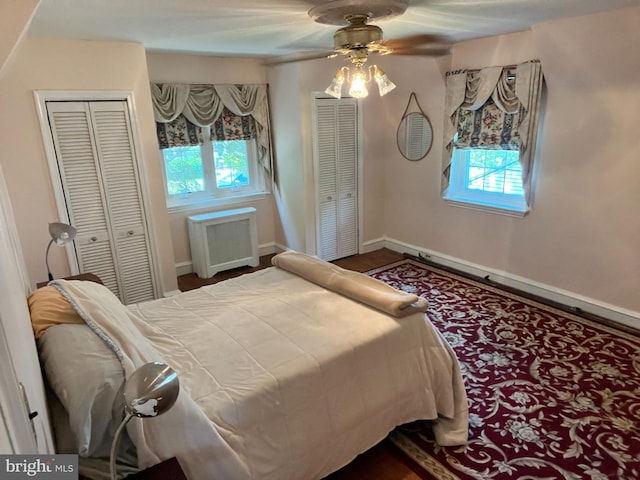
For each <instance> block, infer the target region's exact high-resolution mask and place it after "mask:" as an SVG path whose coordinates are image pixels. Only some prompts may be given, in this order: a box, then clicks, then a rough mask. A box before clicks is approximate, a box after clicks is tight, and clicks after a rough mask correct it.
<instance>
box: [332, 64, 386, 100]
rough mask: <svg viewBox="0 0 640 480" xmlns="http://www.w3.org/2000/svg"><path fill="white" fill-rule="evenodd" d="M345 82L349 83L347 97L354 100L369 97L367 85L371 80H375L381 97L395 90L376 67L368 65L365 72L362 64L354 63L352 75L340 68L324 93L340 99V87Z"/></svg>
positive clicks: (345, 68) (349, 71) (346, 68)
mask: <svg viewBox="0 0 640 480" xmlns="http://www.w3.org/2000/svg"><path fill="white" fill-rule="evenodd" d="M345 80H346V81H347V82H349V95H350V96H351V97H354V98H365V97H367V96H368V95H369V91H368V90H367V83H369V82H370V81H371V80H375V82H376V84H377V85H378V92H379V93H380V96H381V97H383V96H384V95H386V94H387V93H389V92H390V91H391V90H393V89H394V88H396V85H395V84H394V83H393V82H392V81H391V80H389V77H388V76H387V74H386V73H384V71H383V70H382V69H381V68H379V67H378V66H377V65H369V68H368V69H366V70H365V69H364V68H363V66H362V64H359V63H356V64H355V68H354V70H353V73H351V70H349V67H342V68H340V70H338V72H337V73H336V75H335V77H333V80H332V81H331V85H329V86H328V87H327V89H326V90H325V91H324V93H326V94H327V95H331V96H332V97H335V98H338V99H339V98H342V85H343V84H344V82H345Z"/></svg>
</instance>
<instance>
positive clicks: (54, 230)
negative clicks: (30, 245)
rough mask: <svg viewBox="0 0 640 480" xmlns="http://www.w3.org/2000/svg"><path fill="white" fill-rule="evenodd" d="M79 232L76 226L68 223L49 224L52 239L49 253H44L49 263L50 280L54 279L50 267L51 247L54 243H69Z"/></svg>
mask: <svg viewBox="0 0 640 480" xmlns="http://www.w3.org/2000/svg"><path fill="white" fill-rule="evenodd" d="M76 233H77V230H76V229H75V227H72V226H71V225H67V224H66V223H60V222H54V223H50V224H49V235H51V240H50V241H49V245H47V253H45V255H44V262H45V264H46V265H47V275H49V281H51V280H53V275H51V269H50V268H49V249H50V248H51V245H53V244H54V243H55V244H56V245H57V246H59V247H64V246H65V245H66V244H67V243H70V242H72V241H73V239H74V238H75V236H76Z"/></svg>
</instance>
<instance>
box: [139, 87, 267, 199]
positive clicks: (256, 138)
mask: <svg viewBox="0 0 640 480" xmlns="http://www.w3.org/2000/svg"><path fill="white" fill-rule="evenodd" d="M151 94H152V97H153V107H154V110H153V114H154V117H155V119H156V134H157V136H158V147H159V148H160V150H161V151H162V158H163V164H164V169H163V170H164V179H165V184H166V195H167V205H168V207H169V210H170V211H177V210H189V209H193V208H206V207H211V206H217V205H231V204H233V203H241V202H246V201H247V200H248V198H247V197H251V199H255V198H257V197H261V196H262V195H263V194H267V193H268V192H269V189H270V186H271V185H270V181H271V173H272V165H271V146H270V141H269V139H270V136H271V135H270V133H269V106H268V101H267V86H266V85H228V84H221V85H213V84H197V85H195V84H194V85H190V84H155V83H152V84H151Z"/></svg>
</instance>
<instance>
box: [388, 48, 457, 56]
mask: <svg viewBox="0 0 640 480" xmlns="http://www.w3.org/2000/svg"><path fill="white" fill-rule="evenodd" d="M450 53H451V47H450V46H448V45H423V46H418V47H406V48H397V49H394V50H393V52H391V54H392V55H424V56H428V57H442V56H444V55H449V54H450Z"/></svg>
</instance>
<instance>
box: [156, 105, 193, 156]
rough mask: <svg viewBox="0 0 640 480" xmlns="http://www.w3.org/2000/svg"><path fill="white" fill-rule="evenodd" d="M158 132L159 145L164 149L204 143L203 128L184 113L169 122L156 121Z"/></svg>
mask: <svg viewBox="0 0 640 480" xmlns="http://www.w3.org/2000/svg"><path fill="white" fill-rule="evenodd" d="M156 133H157V134H158V145H159V146H160V148H161V149H163V150H164V149H165V148H173V147H189V146H194V145H202V144H203V143H204V138H203V136H202V128H201V127H199V126H197V125H194V124H193V123H191V122H190V121H189V120H187V118H186V117H185V116H184V115H182V114H180V115H178V116H177V117H176V118H175V119H174V120H172V121H170V122H167V123H160V122H156Z"/></svg>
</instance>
